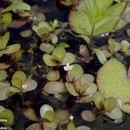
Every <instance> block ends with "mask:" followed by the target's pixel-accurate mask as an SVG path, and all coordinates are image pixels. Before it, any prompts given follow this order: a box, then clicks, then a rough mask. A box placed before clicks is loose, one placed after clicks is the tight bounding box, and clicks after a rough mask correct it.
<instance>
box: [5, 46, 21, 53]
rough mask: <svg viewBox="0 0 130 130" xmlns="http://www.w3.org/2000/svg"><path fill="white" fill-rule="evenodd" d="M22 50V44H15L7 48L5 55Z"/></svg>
mask: <svg viewBox="0 0 130 130" xmlns="http://www.w3.org/2000/svg"><path fill="white" fill-rule="evenodd" d="M20 48H21V46H20V44H13V45H10V46H7V49H6V52H5V54H8V55H9V54H13V53H15V52H16V51H18V50H19V49H20Z"/></svg>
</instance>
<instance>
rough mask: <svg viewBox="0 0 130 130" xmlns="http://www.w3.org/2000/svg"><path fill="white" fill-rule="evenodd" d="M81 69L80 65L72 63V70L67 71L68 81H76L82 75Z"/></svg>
mask: <svg viewBox="0 0 130 130" xmlns="http://www.w3.org/2000/svg"><path fill="white" fill-rule="evenodd" d="M83 73H84V72H83V69H82V67H81V66H80V65H78V64H74V65H73V68H72V70H69V71H68V79H69V81H76V80H77V79H79V78H80V77H81V76H82V75H83Z"/></svg>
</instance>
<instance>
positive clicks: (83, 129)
mask: <svg viewBox="0 0 130 130" xmlns="http://www.w3.org/2000/svg"><path fill="white" fill-rule="evenodd" d="M77 128H78V130H91V128H90V127H88V126H79V127H77Z"/></svg>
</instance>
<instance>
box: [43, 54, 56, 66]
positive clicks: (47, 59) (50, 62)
mask: <svg viewBox="0 0 130 130" xmlns="http://www.w3.org/2000/svg"><path fill="white" fill-rule="evenodd" d="M43 61H44V62H45V64H46V65H48V66H57V63H56V61H55V60H54V59H53V57H52V56H50V55H48V54H44V55H43Z"/></svg>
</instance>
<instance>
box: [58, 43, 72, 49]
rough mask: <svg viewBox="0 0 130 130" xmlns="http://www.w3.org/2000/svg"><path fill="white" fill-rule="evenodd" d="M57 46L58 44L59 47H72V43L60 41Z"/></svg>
mask: <svg viewBox="0 0 130 130" xmlns="http://www.w3.org/2000/svg"><path fill="white" fill-rule="evenodd" d="M56 46H57V47H63V48H70V45H69V44H67V43H64V42H62V43H59V44H57V45H56Z"/></svg>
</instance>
